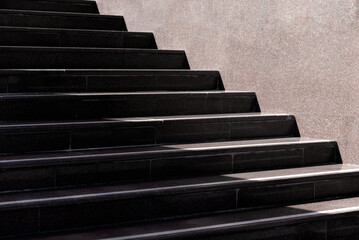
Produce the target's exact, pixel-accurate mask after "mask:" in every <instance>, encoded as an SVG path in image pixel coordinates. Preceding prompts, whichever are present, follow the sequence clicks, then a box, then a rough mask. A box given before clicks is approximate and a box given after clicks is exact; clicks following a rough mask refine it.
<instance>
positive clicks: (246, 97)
mask: <svg viewBox="0 0 359 240" xmlns="http://www.w3.org/2000/svg"><path fill="white" fill-rule="evenodd" d="M0 109H2V111H1V112H0V120H2V121H39V120H74V119H77V120H80V119H101V118H119V117H147V116H170V115H191V114H192V115H196V114H222V113H244V112H259V106H258V102H257V98H256V95H255V93H253V92H220V91H209V92H133V93H52V94H3V95H1V96H0Z"/></svg>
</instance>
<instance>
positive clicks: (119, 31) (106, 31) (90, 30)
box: [0, 15, 153, 35]
mask: <svg viewBox="0 0 359 240" xmlns="http://www.w3.org/2000/svg"><path fill="white" fill-rule="evenodd" d="M101 16H103V15H101ZM2 30H19V31H32V32H60V33H67V32H71V33H72V32H73V33H101V34H119V33H120V34H128V35H131V34H143V35H153V33H151V32H134V31H131V32H129V31H123V30H111V29H109V30H106V29H72V28H44V27H26V26H24V27H22V26H0V31H2Z"/></svg>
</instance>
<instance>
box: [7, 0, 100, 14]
mask: <svg viewBox="0 0 359 240" xmlns="http://www.w3.org/2000/svg"><path fill="white" fill-rule="evenodd" d="M0 9H17V10H37V11H56V12H78V13H99V11H98V9H97V5H96V3H95V2H90V1H86V2H85V1H82V2H81V1H77V2H72V1H70V2H69V1H52V0H16V1H14V0H2V1H1V2H0Z"/></svg>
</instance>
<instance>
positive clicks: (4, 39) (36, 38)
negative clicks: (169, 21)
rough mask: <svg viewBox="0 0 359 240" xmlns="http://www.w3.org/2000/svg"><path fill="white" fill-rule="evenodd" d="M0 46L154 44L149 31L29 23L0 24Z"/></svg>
mask: <svg viewBox="0 0 359 240" xmlns="http://www.w3.org/2000/svg"><path fill="white" fill-rule="evenodd" d="M0 46H40V47H41V46H43V47H45V46H48V47H103V48H148V49H156V48H157V45H156V42H155V38H154V36H153V34H152V33H140V32H126V31H109V30H83V29H60V28H30V27H0Z"/></svg>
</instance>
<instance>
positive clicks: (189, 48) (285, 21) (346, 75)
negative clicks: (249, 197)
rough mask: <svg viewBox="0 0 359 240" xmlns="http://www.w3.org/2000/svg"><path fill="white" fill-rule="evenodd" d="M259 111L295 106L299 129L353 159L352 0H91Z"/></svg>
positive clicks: (358, 110)
mask: <svg viewBox="0 0 359 240" xmlns="http://www.w3.org/2000/svg"><path fill="white" fill-rule="evenodd" d="M97 2H98V4H99V8H100V11H101V13H104V14H116V15H117V14H118V15H123V16H124V17H125V20H126V22H127V27H128V29H129V30H130V31H149V32H154V34H155V37H156V40H157V43H158V46H159V48H161V49H184V50H186V52H187V55H188V58H189V61H190V65H191V67H192V69H218V70H220V71H221V73H222V76H223V80H224V84H225V87H226V89H227V90H251V91H256V92H257V95H258V98H259V102H260V105H261V108H262V111H263V112H268V113H291V114H295V115H296V117H297V120H298V124H299V128H300V130H301V133H302V135H303V136H309V137H320V138H326V139H335V140H337V141H338V142H339V146H340V148H341V153H342V156H343V158H344V161H345V162H352V163H359V147H358V143H359V0H98V1H97Z"/></svg>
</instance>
